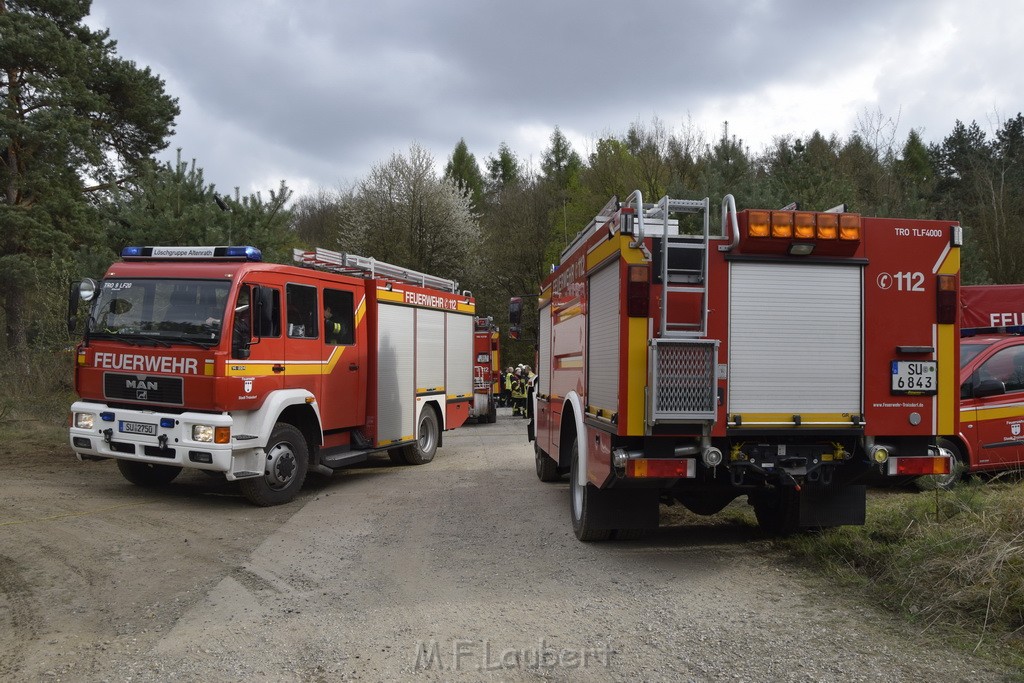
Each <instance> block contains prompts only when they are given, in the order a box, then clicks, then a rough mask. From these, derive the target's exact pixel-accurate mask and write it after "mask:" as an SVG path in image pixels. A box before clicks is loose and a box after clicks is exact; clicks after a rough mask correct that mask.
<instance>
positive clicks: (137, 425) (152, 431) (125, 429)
mask: <svg viewBox="0 0 1024 683" xmlns="http://www.w3.org/2000/svg"><path fill="white" fill-rule="evenodd" d="M118 429H119V430H120V431H121V433H123V434H141V435H143V436H156V425H154V424H147V423H145V422H128V421H127V420H121V421H120V422H119V423H118Z"/></svg>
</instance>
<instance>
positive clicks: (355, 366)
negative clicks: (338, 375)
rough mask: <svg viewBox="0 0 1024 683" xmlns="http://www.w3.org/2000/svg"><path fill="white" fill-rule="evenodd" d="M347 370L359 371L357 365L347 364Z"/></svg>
mask: <svg viewBox="0 0 1024 683" xmlns="http://www.w3.org/2000/svg"><path fill="white" fill-rule="evenodd" d="M348 369H349V370H352V371H356V370H358V369H359V363H349V364H348Z"/></svg>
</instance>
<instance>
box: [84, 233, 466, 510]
mask: <svg viewBox="0 0 1024 683" xmlns="http://www.w3.org/2000/svg"><path fill="white" fill-rule="evenodd" d="M121 256H122V260H121V262H118V263H115V264H113V265H112V266H111V267H110V269H109V270H108V271H107V273H106V275H105V277H104V278H103V280H102V281H101V282H100V283H99V284H97V283H94V282H92V281H88V280H87V281H85V282H83V283H82V285H81V287H80V291H81V295H82V297H81V298H83V299H85V300H86V301H89V302H90V313H89V316H88V320H87V322H86V326H85V333H84V337H83V341H82V343H81V344H80V345H79V347H78V351H77V364H76V367H75V389H76V391H77V392H78V395H79V397H80V399H81V400H79V401H77V402H76V403H75V404H74V405H73V406H72V407H71V413H72V421H71V430H70V432H71V433H70V440H71V445H72V448H73V449H74V451H75V453H76V454H77V455H78V458H79V459H97V458H100V459H106V458H110V459H115V460H116V461H117V464H118V467H119V469H120V471H121V473H122V474H123V475H124V477H125V478H126V479H128V480H129V481H131V482H133V483H135V484H139V485H144V486H156V485H162V484H165V483H168V482H170V481H171V480H173V479H174V478H175V477H176V476H177V475H178V474H179V473H180V472H181V470H182V469H183V468H194V469H201V470H207V471H209V472H219V473H223V474H224V476H225V477H226V478H227V479H228V480H229V481H238V482H239V484H240V487H241V491H242V493H243V494H244V495H245V496H246V497H247V498H248V499H249V500H250V501H252V502H253V503H255V504H257V505H276V504H280V503H284V502H287V501H289V500H292V499H293V498H294V497H295V496H296V495H297V493H298V491H299V489H300V488H301V486H302V483H303V481H304V479H305V478H306V474H307V472H308V471H314V472H319V473H322V474H330V473H331V472H332V471H333V470H335V469H337V468H339V467H342V466H345V465H350V464H353V463H357V462H360V461H362V460H365V459H366V457H367V456H368V455H369V454H370V453H374V452H378V451H385V450H386V451H387V452H388V453H389V455H390V456H391V459H392V460H393V461H395V462H404V463H408V464H421V463H426V462H429V461H430V460H431V459H433V457H434V453H435V451H436V449H437V447H438V446H440V445H441V441H442V432H443V431H445V430H449V429H454V428H456V427H459V426H460V425H462V424H463V423H464V422H465V421H466V418H467V417H468V415H469V410H470V405H471V403H472V400H473V313H474V310H475V303H474V301H473V299H472V298H471V297H469V296H468V295H467V294H465V293H460V292H459V290H458V284H457V283H456V282H454V281H453V280H447V279H444V278H438V277H434V276H431V275H425V274H423V273H418V272H415V271H411V270H407V269H404V268H400V267H397V266H393V265H389V264H386V263H381V262H378V261H375V260H373V259H369V258H365V257H360V256H354V255H351V254H340V253H337V252H332V251H328V250H324V249H317V250H315V251H309V252H303V251H298V250H296V253H295V259H296V261H298V262H299V263H301V264H302V266H305V267H297V266H289V265H276V264H270V263H264V262H262V259H261V254H260V252H259V250H257V249H255V248H253V247H128V248H126V249H125V250H124V251H123V252H122V255H121Z"/></svg>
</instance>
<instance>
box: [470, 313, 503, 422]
mask: <svg viewBox="0 0 1024 683" xmlns="http://www.w3.org/2000/svg"><path fill="white" fill-rule="evenodd" d="M500 368H501V343H500V340H499V330H498V326H497V325H495V324H494V319H493V318H491V317H490V316H487V317H486V318H483V317H478V318H476V320H475V323H474V333H473V405H472V407H471V408H470V411H469V416H470V417H473V418H476V421H477V422H492V423H493V422H496V421H497V420H498V404H497V397H498V395H499V394H500V393H501V388H500V387H499V386H498V382H499V377H500V373H499V370H500Z"/></svg>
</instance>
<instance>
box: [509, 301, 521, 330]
mask: <svg viewBox="0 0 1024 683" xmlns="http://www.w3.org/2000/svg"><path fill="white" fill-rule="evenodd" d="M522 321H523V299H522V297H518V296H514V297H512V298H511V299H509V302H508V322H509V324H510V325H512V326H513V327H519V324H520V323H521V322H522Z"/></svg>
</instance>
